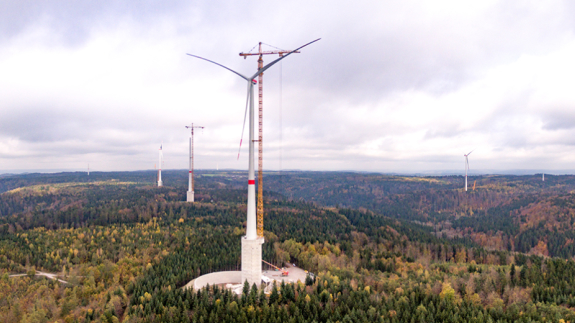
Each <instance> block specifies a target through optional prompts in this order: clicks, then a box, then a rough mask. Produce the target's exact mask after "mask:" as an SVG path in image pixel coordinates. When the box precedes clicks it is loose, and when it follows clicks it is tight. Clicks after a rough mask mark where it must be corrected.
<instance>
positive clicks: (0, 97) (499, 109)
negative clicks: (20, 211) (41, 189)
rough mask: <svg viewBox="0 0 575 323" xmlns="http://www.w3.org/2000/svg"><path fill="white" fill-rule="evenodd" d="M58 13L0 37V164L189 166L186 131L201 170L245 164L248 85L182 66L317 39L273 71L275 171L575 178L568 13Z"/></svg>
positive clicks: (385, 6)
mask: <svg viewBox="0 0 575 323" xmlns="http://www.w3.org/2000/svg"><path fill="white" fill-rule="evenodd" d="M57 8H58V4H56V3H50V2H45V3H43V4H42V6H40V8H39V9H36V10H32V11H31V12H27V11H23V10H22V8H20V7H18V6H11V7H9V8H5V12H8V14H9V13H10V12H12V13H13V14H15V13H18V12H22V18H21V20H17V21H13V23H12V25H10V26H9V25H8V24H0V30H4V36H2V37H0V42H1V43H2V46H1V47H0V104H1V105H2V107H1V109H0V169H23V168H30V169H38V168H49V167H45V166H44V165H46V164H50V165H58V167H57V168H84V167H85V165H86V164H87V163H88V162H90V163H91V165H93V166H92V167H93V169H102V170H120V169H127V170H133V169H144V168H151V167H153V164H154V162H155V161H156V158H157V156H156V153H157V146H158V145H159V143H160V142H161V141H163V142H164V155H165V156H166V162H167V164H166V167H167V168H185V167H186V165H187V158H186V155H187V145H188V139H187V138H188V137H187V136H188V132H187V131H186V129H185V128H184V125H186V124H189V123H190V122H195V123H196V124H201V125H203V126H206V129H205V130H204V132H203V134H198V135H197V136H196V138H195V139H196V149H197V150H196V156H197V157H198V158H197V166H198V167H199V168H215V167H216V165H219V167H220V168H224V167H232V168H245V164H246V161H247V149H246V148H247V134H246V135H245V137H244V139H245V140H244V149H243V152H242V156H241V158H240V161H236V160H235V157H236V154H237V148H238V143H239V139H240V138H239V136H240V132H241V122H242V120H243V114H244V104H245V84H244V81H243V80H241V79H240V78H238V77H237V76H235V75H233V74H232V73H230V72H228V71H225V70H224V69H221V68H219V67H217V66H215V65H212V64H209V63H207V62H204V61H200V60H197V59H194V58H191V57H189V56H186V55H185V53H187V52H192V53H194V54H197V55H201V56H205V57H208V58H210V59H213V60H215V61H217V62H220V63H222V64H224V65H227V66H229V67H230V68H233V69H237V70H238V71H240V72H244V73H249V72H250V71H253V70H255V65H256V62H255V59H253V58H251V59H247V60H243V59H241V58H239V57H238V56H237V53H238V52H240V51H247V50H249V49H250V48H251V47H252V46H253V45H255V44H257V42H258V41H264V42H265V43H271V44H274V45H279V46H281V47H284V48H288V49H289V48H292V47H295V46H298V45H300V44H302V43H305V42H307V41H309V40H312V39H314V38H316V37H322V38H323V39H322V40H321V41H320V42H318V43H317V44H313V45H312V46H310V47H308V48H306V49H304V50H303V51H302V53H301V54H297V55H293V56H292V57H290V58H287V59H286V60H285V61H284V62H283V63H282V64H281V66H279V65H278V66H274V67H273V68H272V69H270V70H269V71H267V72H266V74H265V82H264V88H265V92H264V93H265V94H264V104H265V124H264V134H265V138H264V139H265V145H266V146H265V147H266V150H265V160H264V164H265V165H266V167H269V168H272V169H276V168H278V167H279V160H278V157H279V153H280V152H279V149H280V148H281V149H282V156H283V162H282V166H283V167H284V168H288V169H296V168H299V169H317V170H321V169H327V170H335V169H355V170H375V171H410V172H417V171H423V170H433V169H438V170H439V169H454V168H455V169H458V168H461V165H462V155H463V153H466V152H468V151H469V150H471V149H473V148H477V151H476V152H474V154H473V158H472V160H471V162H472V165H473V167H474V168H475V169H478V168H483V169H508V168H513V169H515V168H532V169H533V168H544V169H571V168H573V167H571V164H572V163H573V161H574V159H575V157H572V156H575V155H573V154H571V153H570V152H569V150H570V149H571V148H572V147H573V145H574V144H575V140H571V139H570V138H573V134H574V133H573V132H574V131H575V113H574V112H572V111H574V110H573V107H574V106H575V95H574V94H573V93H575V92H574V91H572V90H571V89H572V88H573V85H575V84H574V81H573V79H572V77H571V76H572V75H574V72H575V65H574V64H573V60H572V57H574V54H575V37H573V26H574V25H573V22H572V19H571V17H572V14H573V13H574V10H573V9H574V8H573V6H571V5H570V4H569V3H568V2H566V1H554V2H552V3H549V2H546V3H534V2H522V1H517V2H513V1H512V2H509V1H482V2H476V3H473V4H470V3H462V2H459V1H442V2H433V3H421V2H401V3H397V2H386V1H385V2H375V3H363V4H356V3H354V4H351V3H347V2H341V3H337V2H327V1H319V2H312V3H309V2H290V3H281V4H271V3H267V2H261V3H252V4H251V5H249V6H245V4H244V3H240V2H237V3H236V2H229V3H225V5H224V3H223V2H222V3H213V2H205V3H204V2H200V3H198V4H192V5H191V4H189V3H187V2H181V3H180V2H174V3H171V4H170V6H153V5H147V6H146V5H145V6H142V7H138V8H136V5H133V6H120V5H117V6H105V5H101V6H92V7H89V8H83V7H82V5H78V4H73V5H71V6H70V7H69V9H68V11H61V10H59V9H57ZM0 15H1V14H0ZM10 19H13V18H10ZM265 59H266V62H269V61H270V59H271V57H269V56H268V57H265ZM280 71H281V74H282V82H283V87H282V93H283V95H282V100H281V104H282V127H283V128H282V130H281V138H282V139H281V143H280V130H279V123H280V115H279V111H278V110H279V109H278V108H279V105H280V98H279V90H280V85H279V81H280ZM518 159H520V160H521V162H517V160H518Z"/></svg>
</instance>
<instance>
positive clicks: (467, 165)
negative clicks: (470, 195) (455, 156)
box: [463, 149, 475, 192]
mask: <svg viewBox="0 0 575 323" xmlns="http://www.w3.org/2000/svg"><path fill="white" fill-rule="evenodd" d="M473 150H475V149H473ZM473 150H472V151H470V152H469V153H467V154H465V155H463V156H464V157H465V191H466V192H467V171H468V170H469V159H468V157H469V155H471V153H472V152H473Z"/></svg>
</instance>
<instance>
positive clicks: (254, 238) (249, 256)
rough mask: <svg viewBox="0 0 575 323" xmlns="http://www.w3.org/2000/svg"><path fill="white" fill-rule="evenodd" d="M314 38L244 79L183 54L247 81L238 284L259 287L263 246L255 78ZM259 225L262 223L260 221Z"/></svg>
mask: <svg viewBox="0 0 575 323" xmlns="http://www.w3.org/2000/svg"><path fill="white" fill-rule="evenodd" d="M318 40H319V39H316V40H314V41H312V42H309V43H307V44H305V45H303V46H301V47H299V48H297V49H295V50H292V51H290V52H288V53H287V54H285V55H283V56H281V57H279V58H277V59H275V60H274V61H272V62H271V63H269V64H267V65H265V66H263V67H261V68H259V69H258V70H257V72H256V73H255V74H254V75H252V76H245V75H243V74H240V73H238V72H236V71H234V70H232V69H230V68H228V67H226V66H224V65H221V64H218V63H216V62H214V61H211V60H209V59H206V58H203V57H200V56H196V55H192V54H187V55H189V56H192V57H196V58H199V59H202V60H205V61H207V62H210V63H213V64H216V65H218V66H220V67H223V68H225V69H227V70H228V71H230V72H232V73H234V74H236V75H238V76H239V77H241V78H243V79H244V80H246V81H247V98H246V112H245V114H244V125H243V127H245V119H246V116H247V111H248V107H249V120H250V123H249V133H250V134H249V140H250V141H249V166H248V208H247V225H246V235H245V236H244V237H242V272H241V281H242V282H244V281H246V280H247V281H248V283H249V284H250V285H252V284H256V285H259V284H260V283H261V274H262V244H263V243H264V237H263V232H261V236H259V235H258V232H257V227H256V223H257V222H256V196H255V195H256V189H255V176H254V175H255V174H254V141H255V140H254V93H253V92H254V85H255V83H256V80H255V78H256V77H258V76H259V75H261V74H262V73H263V72H265V71H266V70H267V69H269V68H270V67H272V66H273V65H274V64H276V63H277V62H279V61H281V60H282V59H284V58H286V57H288V56H289V55H291V54H293V53H296V52H297V51H298V50H300V49H302V48H304V47H306V46H308V45H310V44H312V43H314V42H316V41H318ZM242 137H243V130H242ZM240 147H241V140H240ZM261 222H262V223H263V220H262V221H261Z"/></svg>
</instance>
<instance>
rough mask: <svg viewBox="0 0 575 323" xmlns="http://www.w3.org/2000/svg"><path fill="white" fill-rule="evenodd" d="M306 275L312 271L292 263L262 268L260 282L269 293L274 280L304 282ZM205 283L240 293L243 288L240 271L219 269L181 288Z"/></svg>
mask: <svg viewBox="0 0 575 323" xmlns="http://www.w3.org/2000/svg"><path fill="white" fill-rule="evenodd" d="M274 267H275V266H274ZM276 268H278V267H276ZM286 273H287V275H286ZM307 275H311V276H312V278H313V274H312V273H308V272H307V271H306V270H303V269H301V268H299V267H297V266H294V265H293V264H288V265H286V267H284V268H281V269H280V268H278V269H275V270H274V269H269V270H263V271H262V275H261V277H262V282H263V283H264V284H265V287H264V292H265V293H271V290H272V288H273V285H274V282H275V284H276V285H280V284H281V283H282V282H284V283H297V282H298V281H300V282H302V283H305V279H306V277H307ZM207 285H210V286H214V285H216V286H218V287H225V288H228V289H231V290H232V291H233V292H234V293H236V294H241V293H242V289H243V284H242V283H241V271H220V272H214V273H210V274H205V275H202V276H200V277H197V278H196V279H194V280H192V281H190V282H189V283H188V284H186V285H185V286H184V287H183V289H184V290H186V289H188V288H193V289H194V290H199V289H201V288H204V287H206V286H207Z"/></svg>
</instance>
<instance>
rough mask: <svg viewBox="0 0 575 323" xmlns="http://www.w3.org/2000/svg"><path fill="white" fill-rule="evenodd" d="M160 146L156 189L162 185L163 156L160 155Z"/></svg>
mask: <svg viewBox="0 0 575 323" xmlns="http://www.w3.org/2000/svg"><path fill="white" fill-rule="evenodd" d="M162 145H163V144H162ZM162 145H160V162H159V163H158V187H161V186H162V185H163V183H162V163H163V162H164V161H163V159H164V155H163V154H162Z"/></svg>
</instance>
